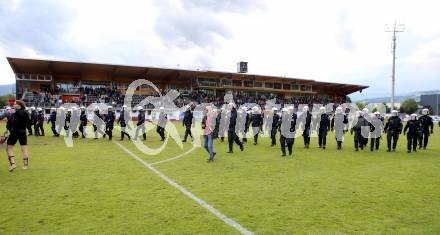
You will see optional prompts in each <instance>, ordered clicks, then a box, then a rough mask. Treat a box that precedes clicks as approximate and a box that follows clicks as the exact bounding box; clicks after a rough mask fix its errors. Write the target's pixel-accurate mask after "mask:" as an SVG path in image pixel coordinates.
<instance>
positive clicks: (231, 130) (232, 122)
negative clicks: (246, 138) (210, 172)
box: [228, 103, 244, 153]
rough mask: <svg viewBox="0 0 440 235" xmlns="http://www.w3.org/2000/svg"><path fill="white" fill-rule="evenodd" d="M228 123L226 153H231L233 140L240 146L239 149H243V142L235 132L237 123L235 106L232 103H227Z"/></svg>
mask: <svg viewBox="0 0 440 235" xmlns="http://www.w3.org/2000/svg"><path fill="white" fill-rule="evenodd" d="M228 106H229V109H230V112H229V125H228V147H229V151H228V153H233V152H234V151H233V144H234V142H235V143H236V144H237V145H238V146H240V150H241V151H243V150H244V146H243V143H242V142H241V141H240V138H238V135H237V132H236V128H235V126H236V124H237V115H238V114H237V109H236V108H235V104H234V103H229V105H228Z"/></svg>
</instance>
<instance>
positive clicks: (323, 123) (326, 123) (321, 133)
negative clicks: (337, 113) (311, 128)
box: [317, 107, 330, 149]
mask: <svg viewBox="0 0 440 235" xmlns="http://www.w3.org/2000/svg"><path fill="white" fill-rule="evenodd" d="M319 112H320V113H319V116H318V118H317V119H318V122H317V123H318V128H317V129H318V144H319V148H322V149H325V146H326V144H327V132H328V131H329V130H330V118H329V116H328V114H327V113H326V110H325V107H320V108H319Z"/></svg>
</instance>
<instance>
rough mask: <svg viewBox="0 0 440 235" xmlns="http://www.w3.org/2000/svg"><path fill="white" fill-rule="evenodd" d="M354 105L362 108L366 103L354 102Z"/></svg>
mask: <svg viewBox="0 0 440 235" xmlns="http://www.w3.org/2000/svg"><path fill="white" fill-rule="evenodd" d="M356 105H357V106H358V108H359V110H362V109H364V108H365V106H367V104H366V103H365V102H360V101H359V102H356Z"/></svg>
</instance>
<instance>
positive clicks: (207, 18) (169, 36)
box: [155, 0, 263, 49]
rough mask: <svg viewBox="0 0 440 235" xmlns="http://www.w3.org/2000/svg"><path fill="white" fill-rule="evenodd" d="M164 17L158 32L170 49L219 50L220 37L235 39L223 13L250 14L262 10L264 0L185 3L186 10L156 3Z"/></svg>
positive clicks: (197, 0)
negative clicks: (222, 17)
mask: <svg viewBox="0 0 440 235" xmlns="http://www.w3.org/2000/svg"><path fill="white" fill-rule="evenodd" d="M156 5H157V6H158V7H159V8H160V11H159V12H160V14H159V16H158V19H157V22H156V26H155V29H156V32H157V33H158V34H159V36H160V37H161V38H162V39H163V40H164V41H165V42H166V43H167V45H168V46H171V45H173V46H174V45H175V46H178V47H182V48H185V49H186V48H189V47H202V48H206V47H211V48H216V47H218V42H217V37H220V38H226V39H229V38H231V37H232V36H233V35H232V32H231V31H230V30H229V29H228V28H227V27H226V25H225V24H224V23H223V22H222V21H221V19H220V18H219V17H218V13H221V12H234V13H246V12H248V11H249V10H250V9H253V8H256V7H262V6H263V4H262V1H251V0H235V1H234V0H225V1H214V0H206V1H202V0H184V1H183V2H182V7H179V6H174V5H172V4H171V3H169V2H167V1H158V0H157V1H156Z"/></svg>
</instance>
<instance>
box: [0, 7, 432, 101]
mask: <svg viewBox="0 0 440 235" xmlns="http://www.w3.org/2000/svg"><path fill="white" fill-rule="evenodd" d="M439 9H440V5H439V4H438V3H436V1H402V0H400V1H384V0H378V1H376V0H370V1H362V2H360V1H326V0H322V1H313V0H311V1H287V0H285V1H282V0H261V1H258V0H181V1H178V0H124V1H109V0H102V1H97V0H96V1H95V0H76V1H61V0H27V1H26V0H0V19H1V21H0V84H8V83H13V82H14V76H13V73H12V70H11V68H10V67H9V64H8V63H7V61H6V58H5V57H6V56H11V57H25V58H47V59H60V60H74V61H88V62H100V63H117V64H127V65H145V66H166V67H176V68H177V67H180V68H187V69H197V68H202V69H211V70H221V71H231V72H233V71H235V70H236V62H238V61H241V60H243V61H248V62H249V72H250V73H257V74H268V75H281V76H287V77H295V78H306V79H314V80H318V81H331V82H342V83H356V84H363V85H368V86H370V88H369V89H367V90H366V91H364V92H363V93H362V94H359V93H357V94H355V95H354V96H353V97H355V98H358V97H360V96H362V97H375V96H382V95H388V94H389V91H390V89H391V88H390V86H391V79H390V77H391V61H392V54H391V34H389V33H385V32H384V28H385V24H387V23H389V24H392V23H393V22H394V21H395V20H397V21H398V22H399V23H404V24H405V32H403V33H400V34H398V45H397V49H398V51H397V71H396V76H397V85H396V92H397V93H399V94H402V93H407V92H412V91H420V90H433V89H439V88H440V85H439V83H440V14H439Z"/></svg>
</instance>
